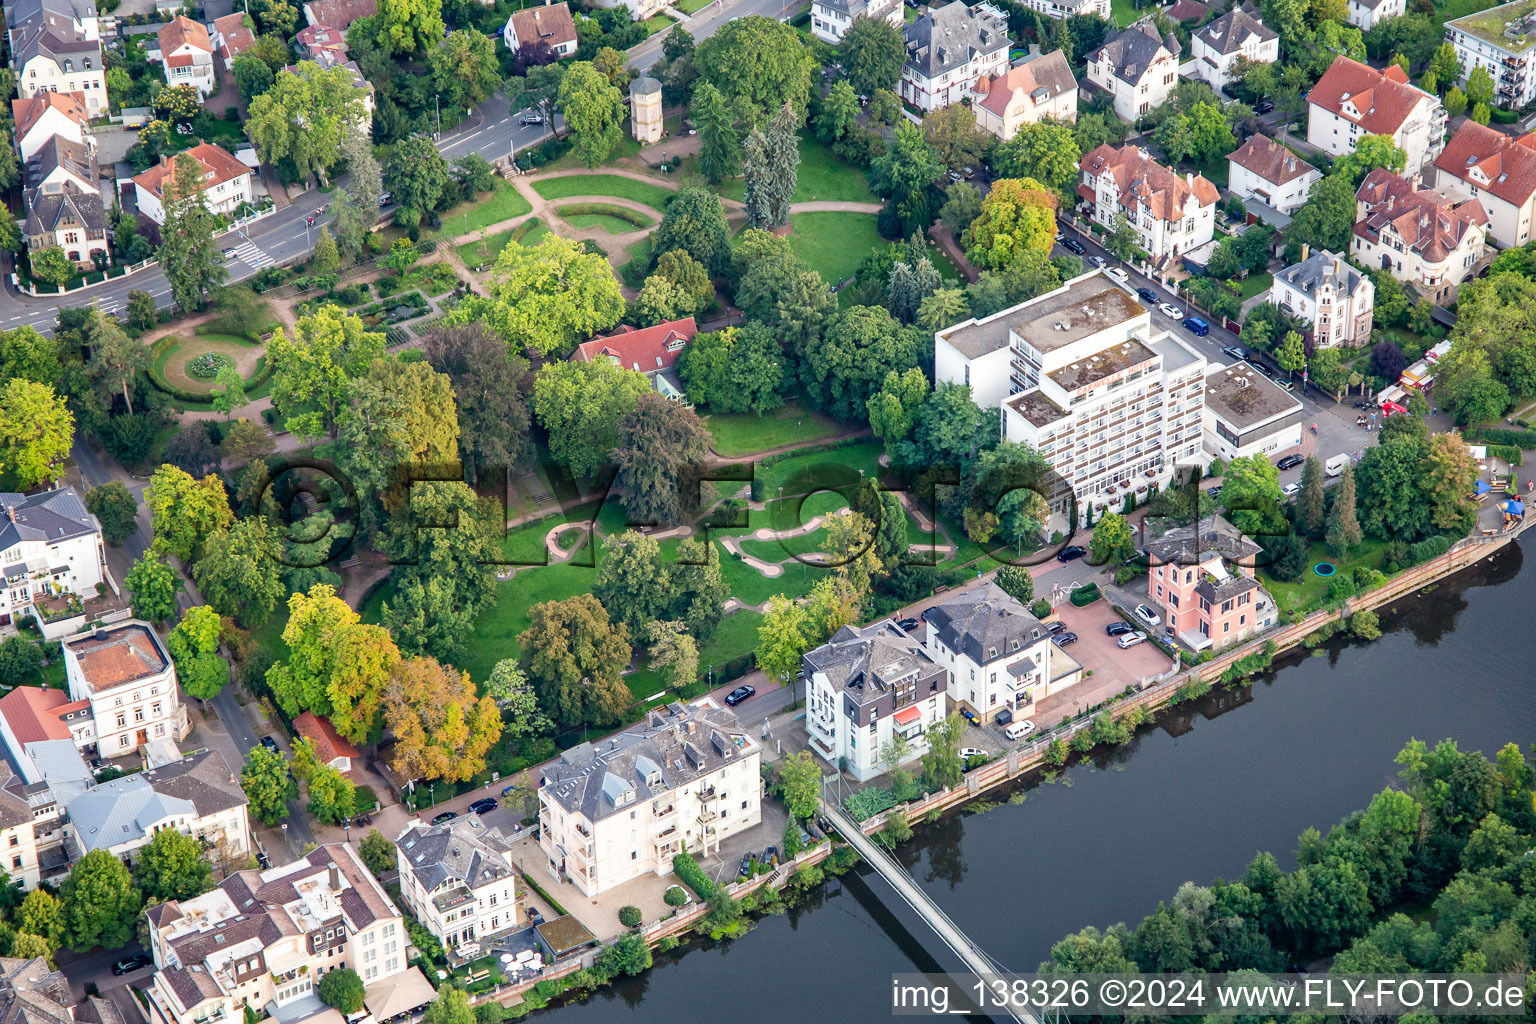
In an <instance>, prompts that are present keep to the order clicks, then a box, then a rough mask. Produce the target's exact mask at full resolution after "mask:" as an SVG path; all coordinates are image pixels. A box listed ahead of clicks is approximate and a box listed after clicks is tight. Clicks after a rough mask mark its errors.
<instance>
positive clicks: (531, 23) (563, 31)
mask: <svg viewBox="0 0 1536 1024" xmlns="http://www.w3.org/2000/svg"><path fill="white" fill-rule="evenodd" d="M512 32H513V34H514V35H516V36H517V41H518V42H519V43H539V42H543V43H548V44H549V45H550V46H551V47H555V46H559V45H560V44H561V43H574V42H575V41H576V22H575V21H573V20H572V19H571V8H570V7H569V5H567V4H563V3H560V4H554V5H553V6H550V7H530V8H528V9H526V10H521V11H513V12H512Z"/></svg>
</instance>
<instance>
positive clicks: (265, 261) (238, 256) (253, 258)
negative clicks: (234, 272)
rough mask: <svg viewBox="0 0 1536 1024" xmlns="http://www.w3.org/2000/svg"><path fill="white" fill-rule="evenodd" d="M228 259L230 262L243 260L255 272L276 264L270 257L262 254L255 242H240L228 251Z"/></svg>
mask: <svg viewBox="0 0 1536 1024" xmlns="http://www.w3.org/2000/svg"><path fill="white" fill-rule="evenodd" d="M229 258H230V259H232V260H244V261H245V262H246V263H249V264H250V265H251V266H253V267H255V268H256V269H257V270H260V269H261V268H262V267H266V266H270V265H271V264H273V263H275V262H276V261H275V260H274V259H272V257H271V256H268V255H267V254H266V253H265V252H263V251H262V249H261V248H260V247H259V246H258V245H257V244H256V243H255V242H241V243H240V244H239V245H237V246H235V247H234V248H233V249H230V250H229Z"/></svg>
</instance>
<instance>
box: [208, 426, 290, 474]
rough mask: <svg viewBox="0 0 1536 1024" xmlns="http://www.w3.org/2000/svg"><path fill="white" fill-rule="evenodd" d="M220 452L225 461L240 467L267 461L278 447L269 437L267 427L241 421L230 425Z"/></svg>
mask: <svg viewBox="0 0 1536 1024" xmlns="http://www.w3.org/2000/svg"><path fill="white" fill-rule="evenodd" d="M219 450H220V452H221V453H222V455H223V457H224V459H225V461H227V462H231V463H235V464H237V465H238V464H249V463H252V462H256V461H257V460H260V459H265V458H266V457H267V456H268V455H271V454H272V453H273V452H274V451H275V450H276V445H275V444H274V443H273V441H272V439H271V438H270V437H268V436H267V428H266V427H263V426H262V425H261V424H259V423H257V422H255V421H254V420H246V419H240V420H236V421H235V422H233V423H231V424H230V425H229V429H228V430H227V431H226V432H225V434H224V441H223V443H222V444H221V445H220V446H219Z"/></svg>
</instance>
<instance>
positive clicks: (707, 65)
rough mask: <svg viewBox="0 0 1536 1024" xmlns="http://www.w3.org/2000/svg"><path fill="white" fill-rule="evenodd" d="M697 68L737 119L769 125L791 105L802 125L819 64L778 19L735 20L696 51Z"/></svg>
mask: <svg viewBox="0 0 1536 1024" xmlns="http://www.w3.org/2000/svg"><path fill="white" fill-rule="evenodd" d="M693 62H694V65H695V66H696V67H697V68H698V69H699V76H700V78H702V79H703V80H704V81H705V82H709V83H712V84H713V85H714V86H715V87H716V88H717V89H719V90H720V93H721V95H722V96H724V97H725V100H726V103H727V104H728V105H729V106H730V107H731V108H732V109H734V110H736V111H738V116H739V117H740V118H741V119H742V120H744V121H746V122H748V123H752V124H756V123H761V122H763V121H766V120H767V119H768V118H769V117H770V116H772V113H773V112H774V111H776V110H778V109H779V108H780V107H782V106H783V105H784V104H785V103H790V104H792V105H793V106H794V108H795V114H796V116H797V117H798V118H799V119H800V120H801V121H803V120H804V119H805V115H806V108H807V105H808V103H809V101H810V95H811V72H812V69H813V68H814V67H815V66H816V60H815V58H814V57H813V56H812V55H811V52H810V50H809V49H807V48H806V46H805V45H804V41H803V40H802V39H801V37H800V34H799V33H798V32H796V31H795V30H794V29H793V28H790V27H789V26H788V25H787V24H783V23H781V22H780V21H778V20H777V19H775V18H766V17H762V16H759V15H753V16H750V17H746V18H733V19H731V20H730V21H728V22H726V23H725V24H724V25H722V26H721V27H720V29H719V31H717V32H715V34H714V35H712V36H710V37H709V38H708V39H706V40H704V41H703V42H702V43H700V44H699V45H698V49H697V50H695V51H694V56H693Z"/></svg>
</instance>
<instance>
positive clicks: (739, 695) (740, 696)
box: [725, 686, 757, 707]
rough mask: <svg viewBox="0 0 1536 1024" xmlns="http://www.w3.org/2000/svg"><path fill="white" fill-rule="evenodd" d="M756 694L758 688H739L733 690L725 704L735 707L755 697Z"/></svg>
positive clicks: (727, 696)
mask: <svg viewBox="0 0 1536 1024" xmlns="http://www.w3.org/2000/svg"><path fill="white" fill-rule="evenodd" d="M756 693H757V687H755V686H738V687H736V689H734V690H732V691H731V692H730V693H729V694H727V695H726V698H725V702H726V703H727V704H729V705H730V706H731V707H735V706H736V705H737V704H740V703H741V702H742V701H744V700H746V699H747V698H748V697H751V696H753V695H755V694H756Z"/></svg>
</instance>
